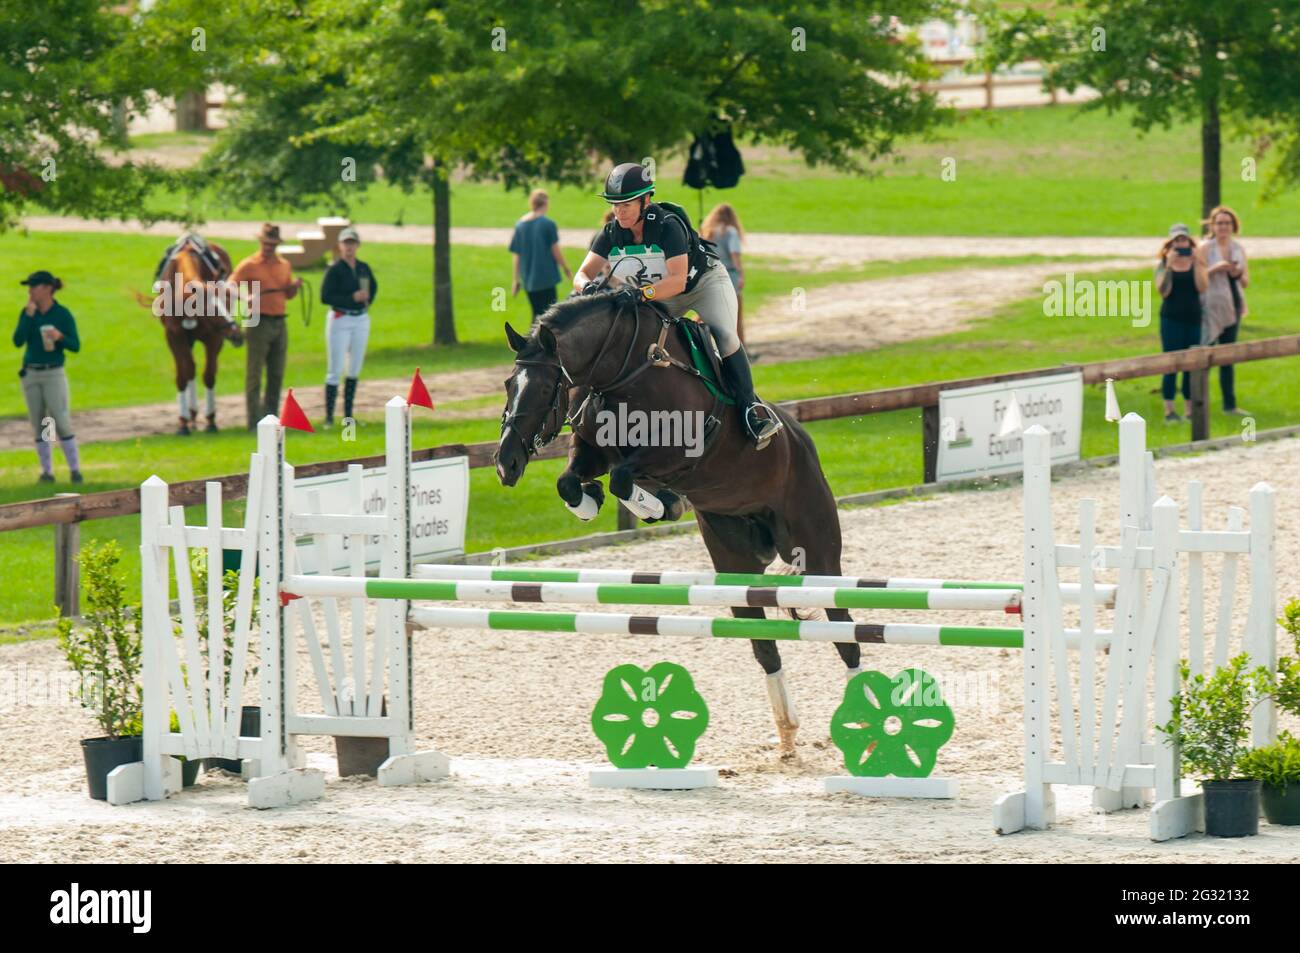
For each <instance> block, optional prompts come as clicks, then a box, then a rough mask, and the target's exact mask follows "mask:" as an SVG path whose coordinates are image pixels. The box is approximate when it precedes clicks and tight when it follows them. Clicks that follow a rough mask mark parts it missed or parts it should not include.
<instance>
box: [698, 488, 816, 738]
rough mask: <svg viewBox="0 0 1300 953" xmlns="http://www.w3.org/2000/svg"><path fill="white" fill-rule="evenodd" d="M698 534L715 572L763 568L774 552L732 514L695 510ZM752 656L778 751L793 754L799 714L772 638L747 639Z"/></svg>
mask: <svg viewBox="0 0 1300 953" xmlns="http://www.w3.org/2000/svg"><path fill="white" fill-rule="evenodd" d="M696 519H697V520H698V522H699V526H700V535H701V536H702V537H704V545H705V546H706V547H708V550H709V556H710V557H711V558H712V560H713V568H714V569H716V570H717V571H718V572H746V573H759V572H762V571H763V570H764V569H765V568H767V564H768V563H769V562H771V560H772V558H773V557H774V556H775V552H774V551H772V550H771V541H770V539H766V540H765V539H756V538H755V533H756V532H757V528H756V525H755V523H754V522H753V521H751V520H748V519H744V518H742V517H736V516H719V515H718V514H716V513H701V512H698V511H697V512H696ZM731 614H732V615H733V616H735V617H736V618H737V619H763V618H766V613H765V612H764V611H763V607H762V606H732V608H731ZM749 644H750V647H751V648H752V649H753V651H754V658H756V659H757V660H758V664H759V665H761V666H762V667H763V673H764V674H765V675H766V676H767V678H766V685H767V698H768V701H769V702H770V703H771V705H772V717H773V719H774V720H775V721H776V731H777V737H778V738H779V742H780V755H781V757H782V758H783V759H787V760H788V759H790V758H792V757H794V753H795V748H794V745H795V737H796V735H797V734H798V732H799V715H798V713H797V712H796V711H795V707H794V701H793V700H792V699H791V697H790V689H789V686H788V685H787V684H786V679H785V671H784V670H783V669H782V668H781V653H780V651H779V650H778V649H777V644H776V642H775V641H774V640H772V639H751V640H750V642H749Z"/></svg>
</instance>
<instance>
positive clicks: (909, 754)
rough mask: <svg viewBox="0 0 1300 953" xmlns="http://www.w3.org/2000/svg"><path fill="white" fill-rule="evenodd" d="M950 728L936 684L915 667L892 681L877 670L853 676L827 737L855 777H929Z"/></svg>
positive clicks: (950, 720)
mask: <svg viewBox="0 0 1300 953" xmlns="http://www.w3.org/2000/svg"><path fill="white" fill-rule="evenodd" d="M952 730H953V717H952V709H951V708H949V707H948V706H947V705H946V704H944V701H943V697H942V696H941V695H940V693H939V682H938V681H937V680H936V679H935V678H934V677H933V676H932V675H929V674H928V673H926V672H923V671H921V669H919V668H910V669H906V670H904V671H902V672H899V673H898V675H896V676H895V677H894V678H892V679H891V678H890V677H889V676H887V675H885V674H884V673H882V672H863V673H862V674H861V675H857V676H854V678H852V679H851V680H850V681H849V683H848V685H846V686H845V688H844V701H843V702H842V703H841V704H840V707H839V708H837V709H836V711H835V715H834V717H833V718H832V719H831V740H832V741H833V742H835V747H837V748H839V749H840V751H842V752H843V753H844V765H845V767H846V768H848V771H849V774H852V775H854V776H856V777H860V778H883V777H888V776H889V775H893V776H894V777H899V778H927V777H929V776H930V772H931V771H933V770H934V762H935V759H936V758H937V757H938V756H939V749H940V748H941V747H943V745H944V744H946V743H947V741H948V739H949V738H951V737H952Z"/></svg>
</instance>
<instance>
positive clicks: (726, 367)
mask: <svg viewBox="0 0 1300 953" xmlns="http://www.w3.org/2000/svg"><path fill="white" fill-rule="evenodd" d="M722 373H723V375H724V376H725V377H726V384H727V389H728V390H729V391H731V394H732V396H733V397H735V398H736V409H737V410H739V411H740V420H741V423H742V424H743V425H744V427H745V432H746V433H747V434H749V436H750V437H751V438H752V439H753V441H754V446H755V448H756V449H758V450H762V449H763V448H764V447H766V446H767V445H768V444H769V443H771V441H772V438H773V437H775V436H776V435H777V433H779V432H780V430H781V427H782V426H783V425H782V423H781V421H780V420H779V419H777V416H776V414H774V413H773V412H772V409H771V408H770V407H768V406H767V405H766V404H763V403H761V402H760V401H759V399H758V398H757V397H755V396H754V375H753V374H752V373H750V370H749V358H748V357H747V356H746V354H745V348H744V347H743V346H742V347H739V348H737V349H736V351H735V352H734V353H732V354H728V355H727V356H726V357H724V358H723V359H722Z"/></svg>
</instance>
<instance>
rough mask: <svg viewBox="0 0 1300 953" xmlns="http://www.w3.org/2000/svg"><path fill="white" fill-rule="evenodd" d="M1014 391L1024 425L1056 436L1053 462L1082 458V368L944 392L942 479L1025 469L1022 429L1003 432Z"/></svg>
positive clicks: (941, 403)
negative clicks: (1045, 430)
mask: <svg viewBox="0 0 1300 953" xmlns="http://www.w3.org/2000/svg"><path fill="white" fill-rule="evenodd" d="M1013 393H1014V394H1015V399H1016V403H1018V404H1019V406H1020V421H1021V425H1022V428H1025V429H1027V428H1029V427H1032V426H1033V425H1034V424H1038V425H1039V426H1041V427H1045V428H1046V429H1047V431H1048V432H1049V433H1050V434H1051V435H1052V442H1051V454H1052V462H1053V463H1062V462H1064V461H1067V460H1078V459H1079V438H1080V436H1081V434H1082V429H1083V374H1082V373H1081V372H1079V371H1072V372H1070V373H1066V374H1052V375H1045V376H1043V377H1027V378H1022V379H1021V380H1014V381H1002V382H1000V383H997V384H980V385H977V386H975V387H961V388H957V389H955V390H945V391H940V392H939V462H938V468H937V470H936V477H937V478H938V480H939V481H940V482H943V481H945V480H968V479H971V478H972V477H981V476H992V475H994V474H998V473H1015V472H1017V471H1018V470H1020V468H1021V465H1022V464H1023V461H1024V447H1023V443H1022V440H1021V431H1020V430H1017V431H1015V432H1013V433H1010V434H1007V435H1005V436H1003V435H1002V424H1003V420H1004V418H1005V416H1006V413H1007V410H1008V408H1009V407H1010V406H1011V395H1012V394H1013Z"/></svg>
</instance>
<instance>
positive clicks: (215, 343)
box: [203, 337, 225, 431]
mask: <svg viewBox="0 0 1300 953" xmlns="http://www.w3.org/2000/svg"><path fill="white" fill-rule="evenodd" d="M223 343H225V342H224V341H223V340H222V339H221V338H220V337H213V338H207V339H205V340H204V342H203V388H204V392H205V393H204V410H205V413H206V416H207V418H208V426H207V430H209V431H215V430H216V429H217V355H219V354H220V353H221V345H222V344H223Z"/></svg>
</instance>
